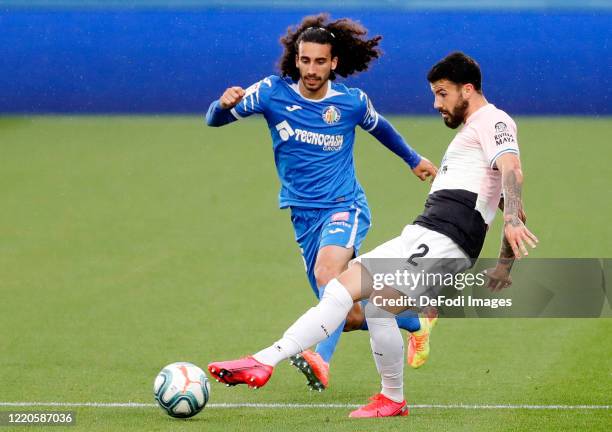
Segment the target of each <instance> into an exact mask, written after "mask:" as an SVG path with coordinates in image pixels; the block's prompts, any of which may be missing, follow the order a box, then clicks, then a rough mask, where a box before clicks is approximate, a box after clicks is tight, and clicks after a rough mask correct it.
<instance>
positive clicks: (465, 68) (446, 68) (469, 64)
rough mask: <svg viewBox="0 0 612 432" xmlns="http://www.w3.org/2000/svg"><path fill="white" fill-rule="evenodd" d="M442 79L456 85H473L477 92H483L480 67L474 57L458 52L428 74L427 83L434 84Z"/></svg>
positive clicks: (451, 54) (440, 62)
mask: <svg viewBox="0 0 612 432" xmlns="http://www.w3.org/2000/svg"><path fill="white" fill-rule="evenodd" d="M442 79H446V80H449V81H451V82H454V83H456V84H472V85H473V86H474V88H475V89H476V91H478V92H482V90H481V89H482V75H481V73H480V66H479V65H478V63H476V60H474V59H473V58H472V57H470V56H468V55H466V54H464V53H462V52H460V51H456V52H453V53H450V54H449V55H447V56H446V57H444V58H443V59H442V60H440V61H439V62H438V63H436V64H435V65H434V66H433V67H432V68H431V70H430V71H429V73H428V74H427V81H429V82H430V83H434V82H436V81H440V80H442Z"/></svg>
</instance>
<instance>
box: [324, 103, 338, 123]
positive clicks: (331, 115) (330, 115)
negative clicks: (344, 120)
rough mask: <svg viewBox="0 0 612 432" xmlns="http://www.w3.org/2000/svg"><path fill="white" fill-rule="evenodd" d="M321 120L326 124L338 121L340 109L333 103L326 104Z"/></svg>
mask: <svg viewBox="0 0 612 432" xmlns="http://www.w3.org/2000/svg"><path fill="white" fill-rule="evenodd" d="M323 121H325V123H327V124H334V123H338V122H339V121H340V110H339V109H338V108H336V107H335V106H333V105H330V106H328V107H327V108H325V111H323Z"/></svg>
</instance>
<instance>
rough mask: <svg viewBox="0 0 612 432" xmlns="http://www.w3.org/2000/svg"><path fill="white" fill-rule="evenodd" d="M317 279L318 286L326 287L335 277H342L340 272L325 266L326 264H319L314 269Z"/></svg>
mask: <svg viewBox="0 0 612 432" xmlns="http://www.w3.org/2000/svg"><path fill="white" fill-rule="evenodd" d="M314 275H315V279H316V281H317V286H320V287H322V286H325V285H327V284H328V283H329V281H330V280H332V279H333V278H335V277H338V275H340V270H338V269H336V268H334V267H331V266H328V265H325V264H317V265H316V266H315V269H314Z"/></svg>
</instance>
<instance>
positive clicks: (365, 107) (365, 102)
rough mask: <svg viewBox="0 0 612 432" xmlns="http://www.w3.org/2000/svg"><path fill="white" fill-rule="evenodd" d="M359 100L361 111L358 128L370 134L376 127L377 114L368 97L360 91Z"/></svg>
mask: <svg viewBox="0 0 612 432" xmlns="http://www.w3.org/2000/svg"><path fill="white" fill-rule="evenodd" d="M359 100H360V102H361V106H362V111H363V116H362V118H361V120H360V122H359V126H361V127H362V128H363V129H364V130H365V131H367V132H371V131H372V130H374V128H375V127H376V126H377V125H378V113H377V112H376V109H375V108H374V105H373V104H372V101H371V100H370V98H369V97H368V95H367V94H365V92H363V91H361V90H360V91H359Z"/></svg>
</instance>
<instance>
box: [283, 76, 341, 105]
mask: <svg viewBox="0 0 612 432" xmlns="http://www.w3.org/2000/svg"><path fill="white" fill-rule="evenodd" d="M289 87H291V88H292V89H293V91H295V92H296V93H297V94H298V95H299V96H300V97H301V98H302V99H304V100H307V101H310V102H322V101H324V100H325V99H329V98H331V97H334V96H338V95H341V94H344V93H341V92H339V91H336V90H334V89H333V88H332V83H331V80H328V81H327V93H325V96H323V97H322V98H321V99H309V98H307V97H306V96H304V95H303V94H302V93H301V92H300V87H299V83H293V84H291V85H290V86H289Z"/></svg>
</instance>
